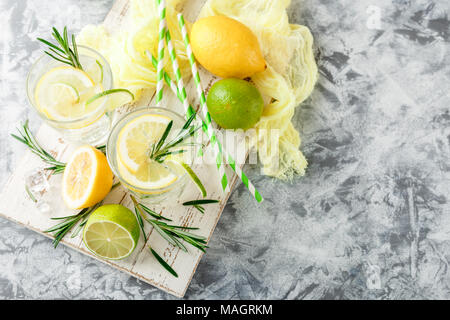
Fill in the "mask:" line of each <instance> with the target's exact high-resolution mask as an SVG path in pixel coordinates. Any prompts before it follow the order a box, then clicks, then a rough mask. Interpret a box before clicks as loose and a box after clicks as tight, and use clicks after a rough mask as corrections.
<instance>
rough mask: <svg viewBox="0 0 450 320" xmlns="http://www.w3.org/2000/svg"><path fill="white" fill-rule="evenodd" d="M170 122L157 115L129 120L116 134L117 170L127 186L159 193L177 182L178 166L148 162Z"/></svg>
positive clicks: (168, 163) (169, 163) (168, 119)
mask: <svg viewBox="0 0 450 320" xmlns="http://www.w3.org/2000/svg"><path fill="white" fill-rule="evenodd" d="M170 120H171V119H170V118H168V117H165V116H162V115H158V114H145V115H142V116H139V117H137V118H135V119H133V120H131V121H130V122H129V123H127V124H126V125H125V126H124V127H123V128H122V129H121V131H120V132H119V135H118V139H117V168H118V170H119V173H120V175H121V176H122V178H123V179H124V180H126V181H127V182H128V183H129V184H130V185H132V186H134V187H136V188H139V189H147V190H148V189H160V188H165V187H167V186H169V185H171V184H172V183H174V182H175V181H176V180H177V178H178V176H179V173H180V169H179V168H178V167H180V166H179V165H177V164H176V162H174V161H167V162H164V163H158V162H156V161H154V160H151V159H150V152H151V151H150V150H151V147H152V145H154V144H155V143H157V142H158V141H159V139H160V138H161V136H162V134H163V133H164V131H165V129H166V127H167V125H168V123H169V122H170ZM168 139H169V138H168ZM181 169H182V168H181Z"/></svg>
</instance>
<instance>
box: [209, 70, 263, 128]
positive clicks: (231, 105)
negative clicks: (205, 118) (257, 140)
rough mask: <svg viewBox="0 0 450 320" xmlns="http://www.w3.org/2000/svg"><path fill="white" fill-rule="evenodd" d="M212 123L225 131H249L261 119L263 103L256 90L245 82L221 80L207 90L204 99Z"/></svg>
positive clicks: (231, 79)
mask: <svg viewBox="0 0 450 320" xmlns="http://www.w3.org/2000/svg"><path fill="white" fill-rule="evenodd" d="M206 103H207V105H208V110H209V113H210V114H211V117H212V118H213V119H214V121H215V122H216V123H217V124H218V125H219V126H221V127H222V128H225V129H249V128H251V127H253V126H254V125H255V124H256V123H257V122H258V121H259V119H260V118H261V115H262V112H263V108H264V102H263V99H262V97H261V93H259V91H258V89H257V88H256V87H255V86H254V85H252V84H251V83H249V82H248V81H245V80H240V79H234V78H230V79H223V80H219V81H217V82H216V83H215V84H214V85H213V86H212V87H211V89H210V90H209V93H208V97H207V99H206Z"/></svg>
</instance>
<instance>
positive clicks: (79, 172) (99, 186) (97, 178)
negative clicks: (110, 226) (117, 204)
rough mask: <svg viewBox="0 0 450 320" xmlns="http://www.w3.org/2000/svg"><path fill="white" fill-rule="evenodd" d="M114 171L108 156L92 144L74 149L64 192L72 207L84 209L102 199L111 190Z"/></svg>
mask: <svg viewBox="0 0 450 320" xmlns="http://www.w3.org/2000/svg"><path fill="white" fill-rule="evenodd" d="M112 183H113V173H112V171H111V169H110V167H109V165H108V162H107V160H106V156H105V155H104V154H103V153H102V152H101V151H99V150H97V149H95V148H94V147H91V146H87V145H86V146H82V147H79V148H78V149H76V150H75V151H74V153H73V154H72V156H71V157H70V159H69V161H68V163H67V165H66V168H65V169H64V176H63V185H62V194H63V199H64V201H65V203H66V204H67V206H68V207H69V208H71V209H82V208H88V207H91V206H93V205H94V204H96V203H98V202H100V201H102V200H103V199H104V198H105V197H106V195H107V194H108V193H109V191H110V190H111V187H112Z"/></svg>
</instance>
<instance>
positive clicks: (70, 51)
mask: <svg viewBox="0 0 450 320" xmlns="http://www.w3.org/2000/svg"><path fill="white" fill-rule="evenodd" d="M52 36H53V38H55V40H56V44H53V43H51V42H50V41H47V40H45V39H42V38H37V40H39V41H41V42H42V43H44V44H45V45H47V46H48V48H47V50H48V51H44V52H45V53H46V54H47V55H49V56H50V57H52V58H53V59H55V60H57V61H59V62H62V63H64V64H68V65H70V66H72V67H74V68H77V69H81V70H83V67H82V66H81V63H80V58H79V56H78V48H77V43H76V42H75V35H73V34H72V37H71V38H72V48H71V47H70V41H69V36H68V32H67V27H64V31H63V34H62V36H61V34H60V33H59V31H58V30H56V28H53V33H52Z"/></svg>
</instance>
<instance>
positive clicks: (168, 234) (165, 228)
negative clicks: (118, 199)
mask: <svg viewBox="0 0 450 320" xmlns="http://www.w3.org/2000/svg"><path fill="white" fill-rule="evenodd" d="M131 200H133V203H134V207H135V208H136V209H137V211H138V213H139V214H140V215H141V217H142V218H143V219H144V220H145V221H147V222H148V223H150V225H151V226H152V227H153V228H154V229H155V230H156V231H157V232H158V233H159V234H160V235H161V236H162V237H163V238H164V239H165V240H166V241H167V242H169V243H170V244H172V245H174V246H176V247H178V248H180V249H182V250H183V251H186V252H187V249H186V247H185V246H184V245H183V244H182V242H181V240H184V241H185V242H187V243H189V244H191V245H192V246H194V247H196V248H198V249H200V250H201V251H203V252H205V249H206V248H208V246H207V245H206V238H205V237H203V236H199V235H196V234H193V233H190V232H187V231H184V230H198V228H192V227H183V226H176V225H171V224H167V223H166V222H164V221H161V219H150V218H149V217H147V215H146V214H145V212H144V210H143V206H142V204H139V203H138V202H137V201H136V199H135V198H134V197H133V196H131Z"/></svg>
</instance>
